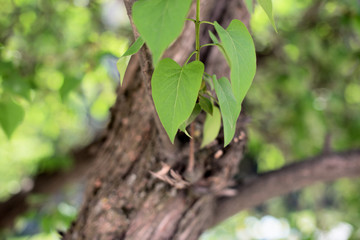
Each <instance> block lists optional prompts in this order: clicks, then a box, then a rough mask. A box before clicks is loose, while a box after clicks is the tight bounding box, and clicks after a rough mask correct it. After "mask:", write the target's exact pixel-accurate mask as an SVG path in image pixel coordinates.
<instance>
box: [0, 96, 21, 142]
mask: <svg viewBox="0 0 360 240" xmlns="http://www.w3.org/2000/svg"><path fill="white" fill-rule="evenodd" d="M24 116H25V111H24V109H23V108H22V107H21V106H20V105H19V104H17V103H15V102H14V101H12V100H8V101H1V102H0V125H1V126H2V129H3V130H4V132H5V134H6V136H7V137H8V138H9V139H10V138H11V136H12V134H13V133H14V131H15V130H16V128H17V127H18V126H19V125H20V124H21V123H22V121H23V120H24Z"/></svg>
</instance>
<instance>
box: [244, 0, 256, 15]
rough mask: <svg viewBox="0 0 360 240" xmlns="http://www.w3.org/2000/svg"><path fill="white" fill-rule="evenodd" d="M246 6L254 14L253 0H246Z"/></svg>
mask: <svg viewBox="0 0 360 240" xmlns="http://www.w3.org/2000/svg"><path fill="white" fill-rule="evenodd" d="M245 5H246V8H247V9H248V11H249V13H250V14H252V13H253V11H254V7H253V0H245Z"/></svg>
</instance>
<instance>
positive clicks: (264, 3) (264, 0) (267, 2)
mask: <svg viewBox="0 0 360 240" xmlns="http://www.w3.org/2000/svg"><path fill="white" fill-rule="evenodd" d="M258 2H259V4H260V6H261V7H262V8H263V9H264V11H265V13H266V15H267V16H268V18H269V20H270V22H271V24H272V26H273V27H274V29H275V32H277V29H276V25H275V20H274V14H273V7H272V1H271V0H258Z"/></svg>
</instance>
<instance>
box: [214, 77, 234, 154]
mask: <svg viewBox="0 0 360 240" xmlns="http://www.w3.org/2000/svg"><path fill="white" fill-rule="evenodd" d="M213 80H214V86H215V92H216V95H217V97H218V99H219V105H220V110H221V116H222V119H223V125H224V147H226V146H227V145H228V144H229V143H230V142H231V140H232V139H233V137H234V134H235V129H236V120H237V118H238V116H239V115H238V113H237V109H238V108H239V107H238V104H237V102H236V99H235V97H234V95H233V92H232V90H231V85H230V82H229V80H228V79H227V78H225V77H222V78H220V79H219V80H217V79H216V77H215V76H214V77H213Z"/></svg>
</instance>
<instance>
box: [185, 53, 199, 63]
mask: <svg viewBox="0 0 360 240" xmlns="http://www.w3.org/2000/svg"><path fill="white" fill-rule="evenodd" d="M195 53H197V51H196V50H195V51H193V52H192V53H191V54H190V56H189V57H188V58H187V59H186V62H185V64H184V65H186V64H187V63H188V62H189V61H190V58H191V57H192V56H193V55H194V54H195Z"/></svg>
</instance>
